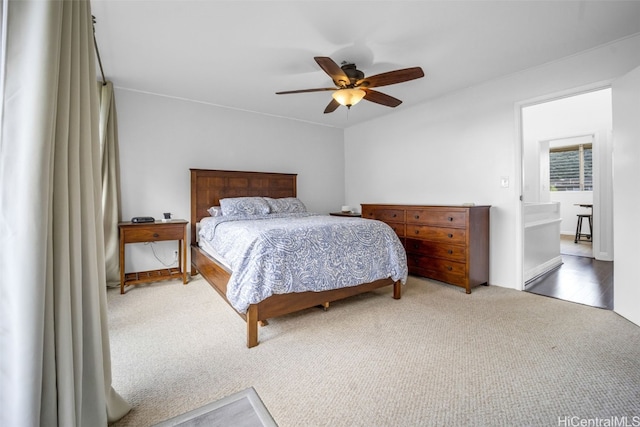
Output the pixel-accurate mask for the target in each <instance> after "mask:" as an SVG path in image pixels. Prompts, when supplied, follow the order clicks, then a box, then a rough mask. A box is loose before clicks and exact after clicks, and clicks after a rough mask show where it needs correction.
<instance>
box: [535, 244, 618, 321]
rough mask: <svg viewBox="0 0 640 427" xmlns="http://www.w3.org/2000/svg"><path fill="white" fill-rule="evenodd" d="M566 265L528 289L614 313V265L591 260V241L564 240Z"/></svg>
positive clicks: (564, 260) (563, 259)
mask: <svg viewBox="0 0 640 427" xmlns="http://www.w3.org/2000/svg"><path fill="white" fill-rule="evenodd" d="M560 252H561V254H562V261H563V264H562V265H561V266H560V267H559V268H557V269H555V270H553V271H551V272H549V273H547V274H545V275H544V276H542V277H539V278H537V279H534V280H533V281H532V282H531V283H530V284H528V285H527V288H526V289H525V290H526V291H527V292H531V293H534V294H538V295H545V296H549V297H553V298H558V299H562V300H566V301H572V302H577V303H580V304H585V305H589V306H592V307H598V308H604V309H607V310H613V262H612V261H598V260H596V259H594V258H592V257H591V256H592V255H591V254H592V251H591V242H578V243H574V242H573V238H571V239H568V238H566V237H565V238H563V239H561V246H560Z"/></svg>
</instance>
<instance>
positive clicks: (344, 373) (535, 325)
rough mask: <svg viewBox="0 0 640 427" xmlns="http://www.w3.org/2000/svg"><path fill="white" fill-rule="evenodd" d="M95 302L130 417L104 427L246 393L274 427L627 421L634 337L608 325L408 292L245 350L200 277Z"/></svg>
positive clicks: (479, 299)
mask: <svg viewBox="0 0 640 427" xmlns="http://www.w3.org/2000/svg"><path fill="white" fill-rule="evenodd" d="M108 300H109V316H110V331H111V346H112V365H113V385H114V387H115V389H116V390H117V391H118V392H119V393H120V394H121V395H122V396H123V397H124V398H125V399H126V400H127V401H128V402H129V403H131V404H132V405H133V410H132V411H131V413H130V414H128V415H127V416H126V417H125V418H123V419H122V420H121V421H120V422H118V423H116V424H115V425H116V426H118V427H120V426H148V425H152V424H154V423H157V422H159V421H162V420H165V419H168V418H171V417H173V416H176V415H178V414H181V413H184V412H186V411H189V410H192V409H194V408H198V407H200V406H203V405H206V404H208V403H210V402H214V401H216V400H218V399H221V398H223V397H225V396H229V395H231V394H233V393H236V392H238V391H240V390H244V389H246V388H248V387H254V388H255V390H256V391H257V392H258V394H259V395H260V397H261V398H262V401H263V402H264V404H265V406H266V407H267V409H268V410H269V412H270V413H271V415H272V416H273V418H274V419H275V421H276V422H277V423H278V424H279V425H280V426H281V427H287V426H453V425H457V426H465V425H477V426H495V425H505V426H507V425H508V426H513V425H520V426H523V425H531V426H538V425H539V426H557V425H570V424H559V423H560V422H562V420H578V421H579V420H589V419H595V418H601V419H602V418H609V419H612V418H613V417H617V418H618V419H620V418H621V417H627V418H626V419H628V420H629V422H631V421H633V417H640V327H638V326H636V325H634V324H632V323H630V322H628V321H627V320H625V319H624V318H622V317H620V316H618V315H617V314H615V313H614V312H612V311H608V310H599V309H597V308H591V307H586V306H583V305H580V304H574V303H570V302H565V301H559V300H556V299H552V298H546V297H542V296H538V295H534V294H530V293H526V292H520V291H515V290H510V289H504V288H500V287H495V286H488V287H484V286H483V287H479V288H475V289H474V291H473V293H472V294H471V295H466V294H464V292H463V291H462V290H461V289H460V288H456V287H453V286H449V285H444V284H440V283H434V282H430V281H427V280H423V279H418V278H414V277H410V279H409V282H408V284H407V285H406V286H405V288H404V294H403V297H402V299H401V300H399V301H396V300H393V299H392V298H391V289H384V290H379V291H376V292H372V293H369V294H366V295H362V296H359V297H355V298H351V299H349V300H347V301H343V302H338V303H334V304H332V306H331V308H330V309H329V311H328V312H324V311H322V310H319V309H310V310H306V311H304V312H302V313H299V314H294V315H289V316H285V317H282V318H278V319H273V320H271V321H270V324H269V325H268V326H266V327H263V328H260V342H261V343H260V345H259V346H258V347H255V348H253V349H247V348H246V347H245V323H244V321H243V320H242V319H241V318H240V317H239V316H238V315H237V314H236V313H235V312H233V311H232V310H231V309H230V307H229V306H227V305H226V303H224V302H223V301H222V300H221V299H220V297H219V296H218V295H217V293H216V292H215V291H214V290H213V289H211V288H210V287H209V285H208V284H207V283H206V282H205V281H204V280H202V279H201V278H200V277H199V276H197V277H196V279H194V280H192V281H191V282H190V283H189V284H188V285H186V286H184V285H182V284H181V283H179V282H177V281H169V282H160V283H156V284H152V285H146V286H139V287H137V288H133V289H130V290H129V291H128V292H127V293H126V294H125V295H120V294H119V293H118V290H116V289H114V290H109V292H108ZM639 419H640V418H636V420H639ZM568 422H570V421H568Z"/></svg>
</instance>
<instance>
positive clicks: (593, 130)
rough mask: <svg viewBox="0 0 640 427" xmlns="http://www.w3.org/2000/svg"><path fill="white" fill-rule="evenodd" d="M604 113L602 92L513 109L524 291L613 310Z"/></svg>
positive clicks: (605, 91)
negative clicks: (517, 123)
mask: <svg viewBox="0 0 640 427" xmlns="http://www.w3.org/2000/svg"><path fill="white" fill-rule="evenodd" d="M611 110H612V107H611V89H610V88H601V89H597V90H592V91H589V92H584V93H580V94H576V95H571V96H565V97H562V98H557V99H550V100H545V101H543V102H539V103H536V104H531V105H527V106H523V107H522V108H521V119H522V168H523V181H522V195H523V197H522V200H523V202H524V205H523V206H524V208H523V217H524V218H523V224H524V228H525V232H524V234H523V236H524V238H523V245H524V252H523V253H524V267H525V274H524V282H525V283H524V290H525V291H528V292H533V293H538V294H541V295H547V296H552V297H555V298H560V299H566V300H570V301H574V302H579V303H582V304H587V305H592V306H596V307H601V308H608V309H612V307H613V256H612V254H613V251H612V248H613V214H612V206H613V195H612V187H613V182H612V145H611V129H612V118H611V117H612V111H611ZM528 212H534V213H535V221H528V215H529V214H528ZM543 213H544V215H543ZM545 215H546V216H545ZM579 215H580V216H583V219H584V220H585V221H583V226H582V229H581V230H576V228H577V226H578V217H579ZM589 225H590V227H589ZM576 240H577V241H576ZM531 254H533V255H531ZM531 272H533V273H531Z"/></svg>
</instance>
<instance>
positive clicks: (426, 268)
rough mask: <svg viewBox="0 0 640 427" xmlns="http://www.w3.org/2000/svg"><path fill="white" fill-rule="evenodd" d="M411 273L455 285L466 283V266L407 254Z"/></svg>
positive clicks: (460, 263)
mask: <svg viewBox="0 0 640 427" xmlns="http://www.w3.org/2000/svg"><path fill="white" fill-rule="evenodd" d="M407 266H408V267H409V273H411V274H416V275H419V276H425V277H430V278H432V279H435V280H440V281H442V282H447V283H451V284H454V285H464V284H465V282H466V264H465V263H462V262H454V261H449V260H444V259H440V258H432V257H427V256H421V255H416V254H407Z"/></svg>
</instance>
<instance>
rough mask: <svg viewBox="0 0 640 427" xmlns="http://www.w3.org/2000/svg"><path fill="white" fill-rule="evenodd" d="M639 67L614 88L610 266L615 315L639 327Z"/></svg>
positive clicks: (616, 83) (620, 80)
mask: <svg viewBox="0 0 640 427" xmlns="http://www.w3.org/2000/svg"><path fill="white" fill-rule="evenodd" d="M638 111H640V67H639V68H636V69H635V70H634V71H633V72H631V73H629V74H628V75H626V76H624V77H622V78H621V79H619V80H617V81H615V82H614V84H613V149H614V174H615V177H616V184H615V187H614V192H615V197H614V205H613V212H614V220H615V225H616V226H615V229H614V236H615V239H614V247H615V253H616V261H615V263H614V265H613V274H614V277H615V292H614V298H613V308H614V310H615V311H616V312H618V313H619V314H621V315H622V316H624V317H626V318H627V319H629V320H631V321H632V322H634V323H635V324H637V325H640V308H639V307H640V286H638V266H637V264H638V241H639V239H640V227H638V212H640V197H638V183H639V182H640V167H638V163H639V162H640V144H639V143H638V141H639V140H640V121H639V120H638Z"/></svg>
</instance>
